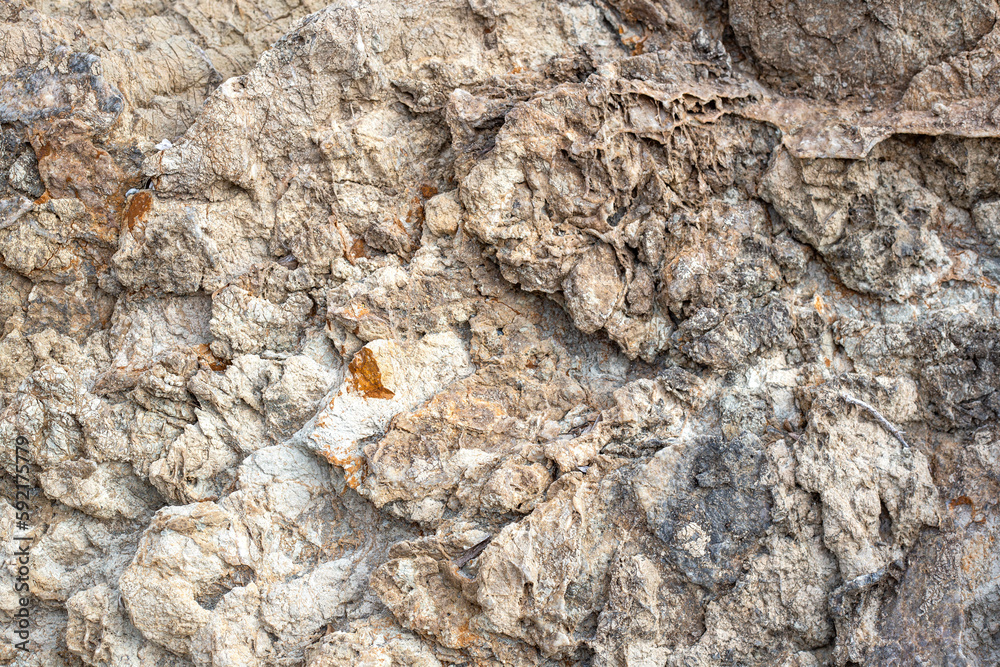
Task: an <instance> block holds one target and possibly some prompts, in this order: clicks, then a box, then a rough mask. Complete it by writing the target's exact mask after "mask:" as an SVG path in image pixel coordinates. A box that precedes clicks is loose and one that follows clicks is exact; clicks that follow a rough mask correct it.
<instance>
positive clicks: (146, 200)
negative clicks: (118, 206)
mask: <svg viewBox="0 0 1000 667" xmlns="http://www.w3.org/2000/svg"><path fill="white" fill-rule="evenodd" d="M151 208H153V195H151V194H149V193H148V192H137V193H136V194H135V196H133V197H132V199H131V200H130V201H129V203H128V208H126V209H125V226H126V227H128V230H129V231H130V232H131V231H133V230H134V229H135V226H136V224H137V223H138V224H141V223H143V222H144V221H145V220H146V214H147V213H149V210H150V209H151ZM139 231H140V232H141V231H142V227H140V228H139Z"/></svg>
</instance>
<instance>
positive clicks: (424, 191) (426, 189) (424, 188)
mask: <svg viewBox="0 0 1000 667" xmlns="http://www.w3.org/2000/svg"><path fill="white" fill-rule="evenodd" d="M437 193H438V189H437V188H436V187H434V186H433V185H429V184H427V183H425V184H424V185H421V186H420V196H421V197H423V198H424V199H430V198H431V197H433V196H434V195H436V194H437Z"/></svg>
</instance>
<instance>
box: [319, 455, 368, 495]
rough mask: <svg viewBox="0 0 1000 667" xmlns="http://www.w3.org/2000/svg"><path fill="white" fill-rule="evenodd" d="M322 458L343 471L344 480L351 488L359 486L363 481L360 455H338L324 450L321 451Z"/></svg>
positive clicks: (363, 464)
mask: <svg viewBox="0 0 1000 667" xmlns="http://www.w3.org/2000/svg"><path fill="white" fill-rule="evenodd" d="M323 458H325V459H326V460H327V461H328V462H329V463H330V464H332V465H335V466H337V467H338V468H340V469H341V470H343V471H344V481H345V482H347V486H349V487H351V488H352V489H357V488H358V487H359V486H361V482H363V481H364V471H365V462H364V460H363V459H362V458H361V457H360V456H346V457H340V456H337V455H336V454H334V453H333V452H331V451H329V450H326V451H324V452H323Z"/></svg>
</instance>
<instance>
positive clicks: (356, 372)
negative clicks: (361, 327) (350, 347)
mask: <svg viewBox="0 0 1000 667" xmlns="http://www.w3.org/2000/svg"><path fill="white" fill-rule="evenodd" d="M347 369H348V370H349V371H350V372H351V376H350V377H349V378H348V380H347V385H348V386H349V387H350V388H351V389H353V390H354V391H356V392H357V393H359V394H361V395H362V396H364V397H365V398H383V399H389V398H393V397H394V396H395V395H396V394H394V393H393V392H392V391H390V390H388V389H386V388H385V387H384V386H382V371H381V370H379V367H378V362H377V361H376V360H375V355H374V354H372V351H371V350H370V349H368V348H367V347H363V348H361V350H359V351H358V353H357V354H355V355H354V359H352V360H351V363H350V364H349V365H348V366H347Z"/></svg>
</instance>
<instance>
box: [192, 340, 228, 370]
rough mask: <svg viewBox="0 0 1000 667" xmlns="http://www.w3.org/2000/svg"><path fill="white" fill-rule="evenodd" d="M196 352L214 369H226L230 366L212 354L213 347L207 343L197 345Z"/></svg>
mask: <svg viewBox="0 0 1000 667" xmlns="http://www.w3.org/2000/svg"><path fill="white" fill-rule="evenodd" d="M195 354H197V355H198V358H199V359H201V360H202V361H204V362H205V364H206V365H207V366H208V367H209V368H211V369H212V370H213V371H224V370H226V369H227V368H228V367H229V364H228V363H226V362H225V361H224V360H222V359H219V358H218V357H217V356H215V355H214V354H212V348H210V347H209V346H208V344H206V343H202V344H200V345H197V346H196V347H195Z"/></svg>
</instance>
